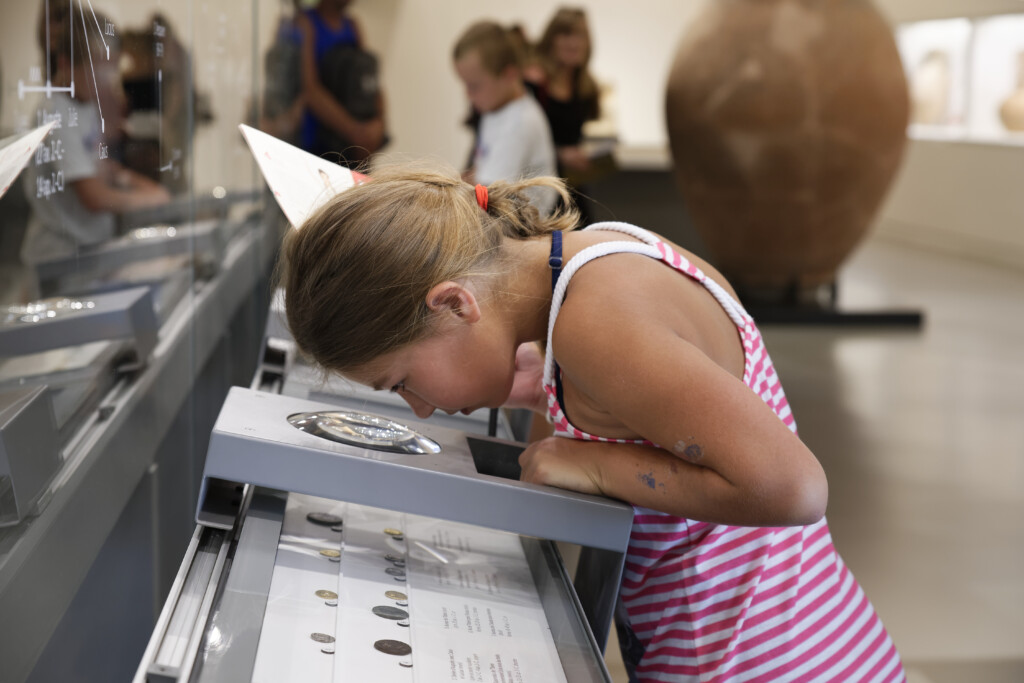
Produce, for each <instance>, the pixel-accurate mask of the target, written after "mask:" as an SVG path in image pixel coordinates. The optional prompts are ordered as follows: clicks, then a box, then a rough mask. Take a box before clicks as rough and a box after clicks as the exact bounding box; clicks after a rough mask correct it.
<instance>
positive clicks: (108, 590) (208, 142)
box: [0, 0, 283, 681]
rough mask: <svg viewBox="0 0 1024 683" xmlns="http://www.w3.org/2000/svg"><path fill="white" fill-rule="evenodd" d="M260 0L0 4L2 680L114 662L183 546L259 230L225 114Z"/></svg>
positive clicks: (250, 338)
mask: <svg viewBox="0 0 1024 683" xmlns="http://www.w3.org/2000/svg"><path fill="white" fill-rule="evenodd" d="M264 5H266V6H265V7H263V6H261V5H260V3H256V2H252V1H241V0H232V1H231V2H226V3H217V4H216V5H212V6H211V5H210V4H203V3H195V2H185V3H179V4H176V5H173V6H166V3H158V2H149V1H144V2H126V1H125V0H104V1H103V2H95V0H94V1H93V2H87V1H85V0H38V1H37V2H24V3H5V4H4V5H3V7H2V8H0V35H2V37H3V40H2V42H0V139H2V140H0V161H6V160H7V158H8V157H10V156H12V155H10V154H5V153H4V149H5V148H6V146H8V145H13V144H14V141H15V140H23V139H24V137H23V136H25V135H26V134H28V133H30V132H32V131H33V130H36V129H39V128H43V131H42V132H43V137H42V138H41V140H40V141H39V143H38V144H37V145H36V146H35V147H34V148H33V151H32V153H31V155H30V156H29V157H28V159H27V161H26V162H24V163H22V165H21V166H19V167H18V168H17V169H15V170H14V171H13V172H14V173H15V174H16V176H15V177H14V179H13V181H8V180H6V179H5V180H4V182H3V184H2V189H0V613H2V614H3V615H4V618H3V620H2V624H0V662H3V665H2V667H0V668H2V674H0V678H2V679H3V680H5V681H50V680H95V681H109V680H126V679H127V678H129V677H130V676H131V672H132V671H133V670H134V667H135V665H136V664H137V661H138V657H139V656H141V654H142V652H143V650H144V648H145V643H146V639H147V637H148V633H149V632H150V630H151V629H152V625H153V623H154V622H155V619H156V617H157V615H158V612H159V605H160V604H161V603H162V601H163V598H164V596H165V595H166V593H167V591H168V589H169V587H170V584H171V582H172V580H173V576H174V573H175V571H176V568H177V566H178V563H179V562H180V559H181V555H182V553H183V552H184V551H185V549H186V548H187V547H188V543H189V537H190V532H191V528H192V525H193V521H192V520H193V511H194V506H195V501H196V499H197V496H198V487H199V481H198V476H197V473H198V472H200V471H201V468H202V461H203V458H204V457H205V452H206V443H205V441H206V439H207V438H208V436H209V430H210V426H211V425H212V423H213V417H214V416H215V415H216V409H217V405H218V404H219V402H220V401H221V400H222V398H223V396H225V395H226V393H227V390H228V388H229V387H230V386H231V385H232V384H237V383H247V382H248V380H249V378H250V377H251V376H252V372H253V369H254V368H255V366H256V361H257V357H258V352H259V343H258V341H259V338H260V336H261V332H262V329H263V322H264V317H265V315H266V307H267V302H268V300H269V296H268V295H269V275H270V269H271V266H272V263H273V256H274V254H275V252H276V247H277V242H278V240H279V237H280V234H281V233H280V231H281V228H282V223H281V221H282V220H283V219H282V218H281V216H280V213H279V212H278V211H277V210H276V207H275V205H274V204H273V203H272V201H271V202H270V203H269V204H268V203H267V202H266V201H265V198H264V190H263V186H262V183H261V181H260V178H259V175H258V173H257V171H256V168H255V164H253V163H252V158H251V156H250V155H249V153H248V151H247V150H246V148H245V146H244V143H243V141H242V140H241V138H240V136H239V135H238V132H237V128H236V126H237V124H238V122H239V121H244V120H247V119H246V117H247V116H249V114H248V111H249V110H252V109H255V106H256V104H257V103H258V99H259V97H258V96H259V88H258V86H257V84H258V79H259V74H258V73H257V69H258V65H257V64H254V61H253V58H252V54H253V53H254V52H255V51H257V50H259V49H262V48H261V45H262V42H266V41H265V40H264V41H261V32H260V31H259V29H258V27H259V26H260V25H261V22H260V20H259V14H260V12H261V11H264V12H265V13H268V14H269V15H271V16H272V15H273V13H276V12H277V11H278V9H279V8H278V7H277V5H276V4H271V3H264ZM261 7H262V9H261ZM262 33H266V31H263V32H262ZM265 38H266V39H268V40H269V38H270V36H265ZM13 149H14V148H13V147H11V150H13ZM3 177H4V178H7V176H6V175H5V176H3ZM267 207H270V208H271V209H273V210H272V211H267V210H266V209H267ZM207 402H209V403H211V405H210V406H209V407H207V406H206V403H207ZM114 642H117V643H118V649H119V650H121V651H125V652H128V653H129V654H128V655H127V656H125V657H111V656H109V649H110V647H111V643H114ZM58 653H59V654H58Z"/></svg>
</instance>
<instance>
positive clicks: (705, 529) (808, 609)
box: [544, 223, 906, 683]
mask: <svg viewBox="0 0 1024 683" xmlns="http://www.w3.org/2000/svg"><path fill="white" fill-rule="evenodd" d="M587 229H593V230H610V231H616V232H621V233H625V234H627V235H630V236H632V237H635V238H637V239H639V240H641V242H632V241H620V242H603V243H600V244H596V245H593V246H590V247H587V248H586V249H583V250H582V251H580V252H579V253H578V254H577V255H576V256H575V257H574V258H573V259H572V260H571V261H569V263H567V264H566V265H565V267H564V269H563V271H562V274H561V276H560V277H559V279H558V283H557V285H556V287H555V290H554V294H553V297H552V303H551V316H550V319H549V322H548V349H549V350H550V349H551V348H552V346H551V336H552V332H553V331H554V328H555V320H556V319H557V317H558V311H559V309H560V308H561V304H562V300H563V299H564V298H565V292H566V288H567V287H568V284H569V281H570V280H571V279H572V276H573V274H574V273H575V272H576V271H577V270H578V269H579V268H580V267H581V266H583V265H584V264H586V263H587V262H589V261H591V260H593V259H595V258H599V257H601V256H606V255H608V254H616V253H623V252H631V253H638V254H644V255H647V256H650V257H651V258H655V259H658V260H660V261H663V262H664V263H666V264H668V265H670V266H671V267H673V268H675V269H676V270H678V271H680V272H681V273H684V274H686V275H687V276H689V277H692V278H693V279H695V280H697V281H698V282H700V283H701V284H703V285H704V286H705V287H706V288H707V289H708V291H709V292H710V293H711V294H712V296H714V297H715V299H716V300H717V301H718V302H719V303H720V304H721V305H722V307H723V308H724V309H725V311H726V313H728V315H729V317H730V318H731V319H732V321H733V322H734V323H736V326H737V327H738V328H739V332H740V336H741V338H742V341H743V347H744V352H745V356H746V364H745V368H744V373H743V382H744V383H745V384H746V385H747V386H748V387H750V389H751V390H752V391H754V392H756V393H757V394H758V395H759V396H760V397H761V398H762V399H763V400H764V402H765V403H767V404H768V405H769V406H770V407H771V408H772V410H773V411H774V412H775V414H776V415H778V416H779V419H781V420H782V421H783V422H785V423H786V425H788V426H789V428H790V429H791V430H792V431H793V432H794V433H795V432H796V423H795V421H794V419H793V416H792V414H791V412H790V409H789V404H788V403H787V401H786V396H785V394H784V393H783V391H782V385H781V384H780V383H779V379H778V377H777V376H776V374H775V370H774V368H773V367H772V362H771V359H770V358H769V357H768V353H767V351H766V350H765V348H764V344H763V342H762V339H761V334H760V332H759V331H758V329H757V327H756V326H755V325H754V321H753V319H752V318H751V317H750V315H749V314H747V312H746V311H745V310H744V309H743V307H742V306H741V305H740V304H739V303H738V302H737V301H736V300H735V299H734V298H733V297H732V296H730V295H729V293H728V292H726V291H725V290H724V289H723V288H722V287H721V286H720V285H719V284H718V283H716V282H714V281H713V280H711V279H709V278H708V277H706V276H705V275H704V274H703V273H702V272H701V271H700V270H699V269H698V268H697V267H696V266H695V265H694V264H692V263H690V262H689V261H688V260H687V259H686V258H684V257H683V256H682V255H681V254H679V253H677V252H676V251H675V250H673V249H672V248H671V247H670V246H669V245H668V244H666V243H665V242H663V241H661V240H660V239H658V238H657V237H656V236H655V235H653V234H652V233H649V232H647V231H645V230H642V229H640V228H638V227H636V226H633V225H629V224H626V223H597V224H595V225H592V226H590V227H589V228H587ZM556 368H557V365H556V364H555V360H554V358H553V354H552V353H548V354H547V358H546V361H545V367H544V389H545V392H546V393H547V397H548V411H549V413H550V416H551V420H552V422H553V423H554V426H555V434H556V435H558V436H564V437H569V438H576V439H590V440H596V441H611V442H618V443H626V442H625V441H623V440H621V439H606V438H603V437H600V436H595V435H592V434H587V433H585V432H583V431H581V430H579V429H577V428H576V427H574V426H573V425H571V424H570V423H569V421H568V419H566V416H565V413H564V412H563V409H562V407H561V406H560V405H559V403H558V398H557V391H556V387H555V378H554V375H555V372H556ZM633 443H646V444H648V445H652V446H653V444H651V443H650V442H633ZM619 597H620V600H621V605H622V606H623V607H624V608H625V613H626V615H627V619H628V628H629V629H630V630H631V631H632V634H633V635H635V638H636V639H637V640H638V641H639V643H640V646H641V648H642V654H640V653H637V654H636V657H634V656H633V655H632V654H631V653H624V656H625V657H627V667H629V668H631V669H635V671H634V675H635V676H636V678H637V680H640V681H673V682H678V681H702V682H706V681H773V682H775V681H815V682H817V681H856V682H858V683H859V682H861V681H879V682H881V681H887V682H888V681H905V680H906V679H905V677H904V673H903V667H902V664H901V663H900V658H899V655H898V654H897V652H896V648H895V646H894V645H893V643H892V641H891V640H890V638H889V635H888V633H887V632H886V630H885V628H884V627H883V626H882V623H881V621H880V620H879V619H878V617H877V615H876V614H875V611H874V608H873V607H872V606H871V603H870V602H869V601H868V599H867V597H866V596H865V595H864V592H863V591H862V590H861V588H860V586H859V585H858V584H857V581H856V580H855V579H854V577H853V574H851V573H850V571H849V569H847V567H846V565H845V564H843V561H842V559H841V558H840V557H839V555H838V553H837V552H836V550H835V548H834V547H833V545H832V538H831V535H830V534H829V530H828V524H827V523H826V521H825V520H824V519H822V520H821V521H819V522H817V523H816V524H812V525H810V526H804V527H781V528H763V527H758V528H754V527H735V526H724V525H720V524H710V523H707V522H697V521H694V520H688V519H683V518H681V517H673V516H671V515H667V514H664V513H661V512H658V511H656V510H650V509H646V508H641V507H634V518H633V531H632V533H631V536H630V543H629V550H628V551H627V554H626V567H625V571H624V574H623V578H622V586H621V588H620V592H619ZM620 628H621V626H620ZM631 660H632V661H631Z"/></svg>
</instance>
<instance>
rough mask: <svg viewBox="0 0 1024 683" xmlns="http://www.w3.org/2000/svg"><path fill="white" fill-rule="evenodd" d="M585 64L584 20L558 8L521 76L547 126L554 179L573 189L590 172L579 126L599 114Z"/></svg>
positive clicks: (581, 15) (572, 11) (576, 12)
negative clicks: (553, 152)
mask: <svg viewBox="0 0 1024 683" xmlns="http://www.w3.org/2000/svg"><path fill="white" fill-rule="evenodd" d="M589 62H590V30H589V28H588V27H587V15H586V13H584V11H583V10H582V9H570V8H562V9H559V10H558V11H557V12H556V13H555V16H554V17H552V18H551V21H550V22H549V23H548V25H547V28H546V29H545V30H544V34H543V36H542V37H541V39H540V42H539V43H538V44H537V46H536V54H535V60H533V63H532V64H531V65H530V66H528V67H527V69H526V70H525V71H524V76H525V78H526V81H527V83H528V85H529V86H530V87H531V89H532V90H533V93H534V96H535V97H536V98H537V101H538V102H539V103H540V105H541V107H542V108H543V109H544V113H545V114H546V115H547V118H548V123H549V124H550V125H551V135H552V137H553V138H554V142H555V149H556V151H557V153H558V173H559V175H561V176H563V177H565V178H567V179H568V180H569V182H570V184H572V185H576V184H575V183H573V180H574V178H580V177H583V176H585V175H586V173H587V171H588V170H590V159H589V158H588V157H587V155H586V153H585V152H584V150H583V147H582V145H581V143H582V141H583V124H584V123H585V122H587V121H589V120H591V119H596V118H597V117H598V113H599V108H598V92H597V83H596V82H595V81H594V78H593V77H592V76H591V75H590V71H589V70H588V69H587V65H588V64H589ZM575 189H576V190H577V192H578V191H579V190H580V189H581V188H579V187H578V186H576V187H575ZM581 208H582V207H581Z"/></svg>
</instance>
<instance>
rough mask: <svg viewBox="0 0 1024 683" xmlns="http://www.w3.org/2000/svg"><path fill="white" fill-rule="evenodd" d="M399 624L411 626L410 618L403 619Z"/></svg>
mask: <svg viewBox="0 0 1024 683" xmlns="http://www.w3.org/2000/svg"><path fill="white" fill-rule="evenodd" d="M398 625H399V626H405V627H406V628H408V627H409V620H408V619H402V620H401V621H399V622H398Z"/></svg>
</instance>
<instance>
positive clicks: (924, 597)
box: [608, 239, 1024, 683]
mask: <svg viewBox="0 0 1024 683" xmlns="http://www.w3.org/2000/svg"><path fill="white" fill-rule="evenodd" d="M840 297H841V306H842V308H843V309H844V310H865V309H871V308H874V309H884V308H897V307H898V308H916V309H919V310H921V311H923V312H924V313H925V316H926V321H925V325H924V327H923V329H922V330H921V331H919V332H910V331H898V330H895V329H893V330H885V329H879V328H874V329H843V330H837V329H834V328H833V329H813V328H808V327H766V328H765V329H764V333H765V336H766V338H767V344H768V349H769V351H770V352H771V353H772V356H773V358H774V360H775V364H776V366H777V367H778V369H779V374H780V376H781V378H782V381H783V385H784V386H785V388H786V391H787V394H788V395H789V398H790V402H791V404H792V405H793V410H794V413H795V415H796V418H797V422H798V424H799V427H800V433H801V436H802V437H803V439H804V441H805V442H806V443H807V444H808V445H809V446H810V447H811V449H812V450H813V451H814V452H815V453H816V454H817V456H818V458H819V459H820V460H821V462H822V464H823V465H824V467H825V471H826V472H827V474H828V478H829V486H830V496H829V505H828V513H827V516H828V519H829V523H830V526H831V528H832V534H833V536H834V538H835V543H836V546H837V548H838V549H839V552H840V553H841V554H842V555H843V557H844V559H845V560H846V562H847V564H848V565H849V566H850V567H851V568H852V570H853V572H854V574H855V575H856V576H857V578H858V579H859V581H860V583H861V584H862V585H863V587H864V589H865V591H866V592H867V594H868V596H869V597H870V598H871V600H872V602H873V603H874V605H875V607H876V609H877V611H878V613H879V614H880V615H881V618H882V620H883V621H884V623H885V624H886V626H887V628H888V629H889V632H890V634H891V635H892V638H893V640H894V641H895V643H896V645H897V647H898V648H899V650H900V654H901V655H902V657H903V661H904V664H905V666H906V669H907V674H908V678H909V681H910V683H960V682H963V683H1004V682H1005V683H1009V682H1010V681H1024V360H1022V358H1021V355H1020V354H1021V353H1024V315H1022V313H1024V272H1021V271H1013V270H1009V269H1000V268H997V267H993V266H989V265H986V264H981V263H977V262H972V261H967V260H961V259H957V258H952V257H948V256H944V255H937V254H933V253H929V252H923V251H920V250H916V249H909V248H906V247H903V246H900V245H896V244H893V243H890V242H886V241H883V240H880V239H875V240H872V241H871V242H870V243H869V244H867V245H865V246H864V247H863V248H862V249H860V250H859V251H858V252H857V254H855V255H854V257H853V258H852V259H851V260H850V262H849V263H848V264H847V266H846V267H845V269H844V271H843V273H842V277H841V292H840ZM615 650H616V647H615V644H614V643H612V644H610V647H609V656H608V663H609V669H610V670H611V672H612V676H613V679H614V680H615V681H616V682H617V683H618V682H619V681H625V680H626V676H625V673H624V672H623V670H622V665H621V661H620V660H619V657H618V652H617V651H615Z"/></svg>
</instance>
